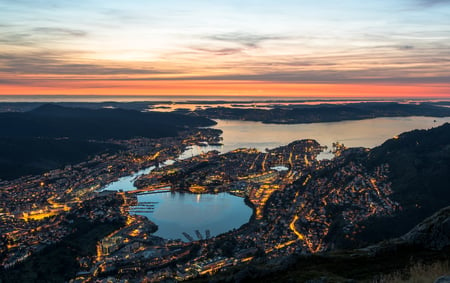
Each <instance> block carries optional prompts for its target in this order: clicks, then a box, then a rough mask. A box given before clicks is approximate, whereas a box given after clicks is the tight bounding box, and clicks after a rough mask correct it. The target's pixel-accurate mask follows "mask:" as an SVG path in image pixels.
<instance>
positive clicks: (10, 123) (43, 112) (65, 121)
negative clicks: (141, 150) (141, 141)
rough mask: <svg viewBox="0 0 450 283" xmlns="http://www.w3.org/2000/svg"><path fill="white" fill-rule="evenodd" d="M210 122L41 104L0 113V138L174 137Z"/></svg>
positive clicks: (169, 114) (151, 114) (200, 118)
mask: <svg viewBox="0 0 450 283" xmlns="http://www.w3.org/2000/svg"><path fill="white" fill-rule="evenodd" d="M214 124H215V122H214V121H212V120H209V119H207V118H203V117H193V116H186V115H181V114H174V113H156V112H145V113H144V112H139V111H134V110H123V109H98V110H91V109H85V108H68V107H62V106H58V105H54V104H45V105H42V106H40V107H38V108H36V109H34V110H31V111H28V112H21V113H17V112H16V113H0V128H1V129H2V131H1V132H0V137H69V138H75V139H101V140H106V139H110V138H116V139H126V138H132V137H150V138H158V137H167V136H176V135H177V133H178V131H180V130H182V129H184V128H189V127H198V126H210V125H214Z"/></svg>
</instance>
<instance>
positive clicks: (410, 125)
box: [196, 117, 450, 152]
mask: <svg viewBox="0 0 450 283" xmlns="http://www.w3.org/2000/svg"><path fill="white" fill-rule="evenodd" d="M216 121H217V125H215V126H214V127H213V128H216V129H221V130H222V131H223V135H222V137H223V146H221V147H218V148H216V149H218V150H219V151H221V152H228V151H230V150H233V149H235V148H242V147H251V148H257V149H259V150H261V151H264V150H265V149H266V148H274V147H278V146H281V145H286V144H288V143H290V142H292V141H294V140H299V139H315V140H317V141H318V142H319V143H320V144H321V145H326V146H328V147H329V148H330V147H331V144H332V143H333V142H336V141H339V142H340V143H343V144H344V145H346V146H347V147H369V148H372V147H375V146H378V145H381V144H382V143H383V142H384V141H385V140H387V139H390V138H392V137H393V136H395V135H398V134H400V133H402V132H406V131H411V130H414V129H429V128H432V127H437V126H440V125H442V124H443V123H445V122H450V117H446V118H430V117H406V118H375V119H367V120H356V121H342V122H332V123H314V124H293V125H278V124H263V123H261V122H247V121H230V120H216ZM435 121H436V122H435ZM196 149H197V151H198V150H202V149H201V148H196Z"/></svg>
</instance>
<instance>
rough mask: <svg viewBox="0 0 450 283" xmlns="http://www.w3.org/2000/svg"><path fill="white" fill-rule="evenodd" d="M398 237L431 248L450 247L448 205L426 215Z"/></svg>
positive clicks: (408, 242) (449, 208) (449, 214)
mask: <svg viewBox="0 0 450 283" xmlns="http://www.w3.org/2000/svg"><path fill="white" fill-rule="evenodd" d="M400 239H401V240H402V241H404V242H405V243H407V244H411V245H419V246H423V247H424V248H428V249H432V250H442V249H444V248H446V247H450V206H448V207H446V208H443V209H441V210H439V211H438V212H436V213H435V214H433V215H432V216H431V217H428V218H427V219H425V220H424V221H422V222H421V223H420V224H418V225H417V226H416V227H414V228H413V229H412V230H411V231H409V232H408V233H406V234H405V235H403V236H402V237H400Z"/></svg>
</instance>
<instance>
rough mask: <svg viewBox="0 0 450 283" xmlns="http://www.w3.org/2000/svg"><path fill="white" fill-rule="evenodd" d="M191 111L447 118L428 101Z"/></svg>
mask: <svg viewBox="0 0 450 283" xmlns="http://www.w3.org/2000/svg"><path fill="white" fill-rule="evenodd" d="M193 113H195V114H197V115H199V116H204V117H208V118H211V119H228V120H244V121H261V122H263V123H278V124H297V123H317V122H337V121H344V120H361V119H370V118H378V117H407V116H429V117H448V116H450V108H446V107H440V106H435V105H432V104H428V103H421V104H401V103H396V102H365V103H352V104H321V105H313V106H311V105H290V106H286V107H278V106H277V107H276V108H274V109H270V110H266V109H240V108H226V107H217V108H207V109H202V110H196V111H194V112H193Z"/></svg>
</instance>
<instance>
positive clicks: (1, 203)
mask: <svg viewBox="0 0 450 283" xmlns="http://www.w3.org/2000/svg"><path fill="white" fill-rule="evenodd" d="M219 134H220V131H217V130H211V129H199V130H194V131H189V132H184V133H181V134H180V136H178V137H168V138H160V139H148V138H136V139H130V140H111V141H108V142H109V143H116V144H119V145H121V146H123V148H124V150H122V151H120V152H118V153H115V154H102V155H97V156H94V157H93V158H91V159H90V160H88V161H85V162H81V163H79V164H75V165H67V166H65V167H64V168H60V169H55V170H52V171H49V172H46V173H44V174H41V175H35V176H23V177H21V178H18V179H15V180H11V181H5V180H3V181H1V180H0V231H1V235H0V236H1V237H0V255H1V256H0V257H1V258H0V263H1V265H2V266H3V267H4V268H10V267H13V266H14V265H16V264H17V263H19V262H21V261H23V260H24V259H26V258H27V257H28V256H30V255H31V254H33V253H34V252H37V251H39V250H41V249H42V248H44V247H45V246H47V245H50V244H53V243H57V242H59V241H61V239H63V238H64V237H66V236H67V235H69V234H71V233H73V231H72V230H71V229H69V228H68V227H69V226H68V225H67V219H66V216H67V215H69V214H76V216H77V217H86V218H87V219H100V220H101V218H102V217H104V218H108V217H110V216H111V214H110V213H109V212H108V209H106V208H105V209H103V207H102V206H101V205H99V207H98V208H92V209H90V210H89V211H86V209H80V208H83V207H84V208H86V206H87V203H88V202H89V201H91V200H92V199H95V198H96V197H97V196H98V190H99V189H101V188H102V187H104V186H105V185H106V184H108V183H110V182H113V181H116V180H117V179H118V178H120V177H122V176H126V175H130V174H131V173H132V172H135V171H138V170H141V169H143V168H146V167H150V166H152V165H155V164H158V163H159V162H161V161H164V160H167V159H174V158H175V157H177V156H178V155H180V154H181V152H182V151H183V150H184V149H185V148H186V147H187V146H189V145H192V144H196V143H197V142H199V141H203V140H210V141H217V140H218V138H219V137H218V136H219ZM118 211H119V210H118ZM121 212H122V213H123V210H121ZM85 214H86V215H85Z"/></svg>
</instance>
